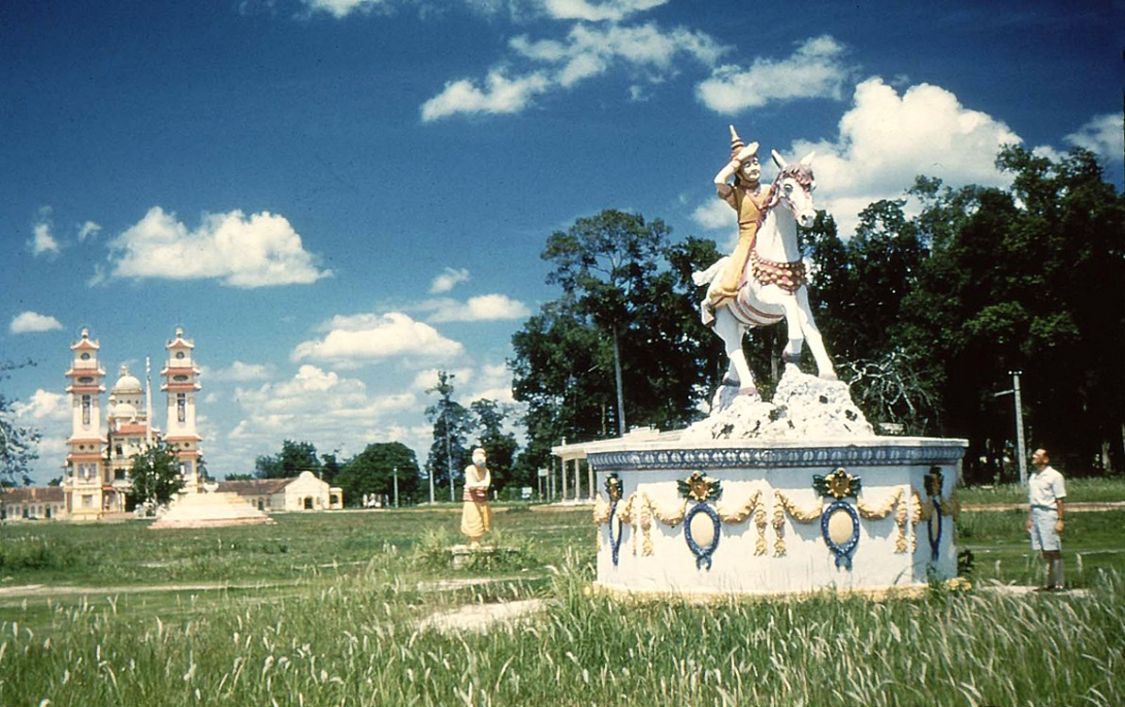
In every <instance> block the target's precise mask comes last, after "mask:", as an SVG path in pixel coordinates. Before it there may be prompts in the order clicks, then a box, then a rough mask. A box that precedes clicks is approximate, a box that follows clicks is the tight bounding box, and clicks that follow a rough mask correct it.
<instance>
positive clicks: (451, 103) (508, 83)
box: [422, 69, 550, 122]
mask: <svg viewBox="0 0 1125 707" xmlns="http://www.w3.org/2000/svg"><path fill="white" fill-rule="evenodd" d="M549 87H550V82H549V81H548V80H547V77H546V76H545V75H544V74H541V73H533V74H528V75H525V76H517V77H516V78H514V79H513V78H508V77H507V76H505V75H504V73H503V72H502V71H501V70H500V69H494V70H492V71H490V72H489V73H488V77H487V78H486V79H485V82H484V86H483V87H478V86H477V85H476V84H475V83H474V82H473V81H471V80H469V79H459V80H457V81H449V82H447V83H446V84H445V88H443V89H442V91H441V93H439V94H438V95H436V96H434V97H433V98H431V99H429V100H427V101H426V102H425V103H423V104H422V120H423V121H425V122H430V121H434V120H439V119H441V118H446V117H449V116H451V115H456V114H458V113H465V114H469V115H473V114H481V113H485V114H498V115H502V114H505V113H519V112H520V111H521V110H523V109H524V108H526V107H527V106H528V105H529V104H530V103H531V99H533V98H534V97H535V96H537V95H539V94H541V93H543V92H545V91H546V90H547V89H548V88H549Z"/></svg>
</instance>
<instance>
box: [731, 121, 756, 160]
mask: <svg viewBox="0 0 1125 707" xmlns="http://www.w3.org/2000/svg"><path fill="white" fill-rule="evenodd" d="M743 147H745V145H744V144H743V142H742V138H740V137H739V136H738V131H736V130H735V129H734V126H733V125H731V126H730V156H731V157H736V156H737V155H738V153H739V152H740V151H741V150H742V148H743ZM750 148H751V149H752V150H753V151H754V152H755V153H757V152H758V143H756V142H752V143H750Z"/></svg>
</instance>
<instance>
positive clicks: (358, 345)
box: [291, 312, 465, 365]
mask: <svg viewBox="0 0 1125 707" xmlns="http://www.w3.org/2000/svg"><path fill="white" fill-rule="evenodd" d="M321 329H322V330H324V331H327V334H326V335H325V336H324V338H322V339H318V340H311V341H304V342H301V343H300V344H298V345H297V347H296V348H295V349H294V350H293V353H292V355H291V358H292V359H293V360H294V361H302V360H305V359H310V360H314V361H330V362H334V363H337V364H345V365H347V364H351V365H356V364H360V363H368V362H373V361H380V360H385V359H389V358H399V357H402V358H407V359H411V360H416V359H427V360H432V359H450V358H453V357H455V356H458V355H460V354H462V353H463V352H464V350H465V349H464V347H463V346H462V345H461V344H460V343H459V342H457V341H453V340H452V339H447V338H446V337H444V336H442V335H441V334H440V333H438V331H437V330H436V329H434V328H433V327H431V326H430V325H429V324H425V323H423V322H418V321H415V320H413V319H411V318H410V317H409V316H407V315H406V314H403V313H401V312H389V313H387V314H382V315H379V314H357V315H352V316H336V317H333V318H332V319H331V320H330V321H328V322H327V323H326V324H324V325H323V326H322V327H321Z"/></svg>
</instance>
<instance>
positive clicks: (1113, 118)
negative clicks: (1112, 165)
mask: <svg viewBox="0 0 1125 707" xmlns="http://www.w3.org/2000/svg"><path fill="white" fill-rule="evenodd" d="M1063 139H1064V140H1066V141H1067V142H1068V143H1070V144H1071V145H1074V146H1075V147H1083V148H1086V149H1087V150H1089V151H1090V152H1093V153H1094V154H1096V155H1098V156H1099V157H1101V158H1102V159H1103V160H1106V161H1107V162H1121V161H1122V159H1123V158H1122V155H1123V154H1125V137H1123V136H1122V116H1121V114H1120V113H1106V114H1105V115H1098V116H1094V117H1093V118H1091V119H1090V120H1089V121H1087V122H1086V124H1084V125H1083V126H1082V127H1080V128H1078V130H1076V131H1075V132H1073V133H1071V134H1070V135H1067V136H1066V137H1065V138H1063Z"/></svg>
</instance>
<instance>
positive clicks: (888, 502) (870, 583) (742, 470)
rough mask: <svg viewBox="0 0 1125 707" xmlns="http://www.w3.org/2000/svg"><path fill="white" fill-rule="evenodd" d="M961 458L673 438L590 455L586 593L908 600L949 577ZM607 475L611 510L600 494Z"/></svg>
mask: <svg viewBox="0 0 1125 707" xmlns="http://www.w3.org/2000/svg"><path fill="white" fill-rule="evenodd" d="M967 446H968V443H967V442H966V441H965V440H961V439H934V438H917V437H913V438H912V437H874V436H871V437H863V438H849V439H836V440H824V441H816V442H814V441H809V440H801V441H792V440H784V441H763V440H753V441H729V440H723V441H719V440H710V441H683V442H681V441H680V440H679V439H678V434H677V433H668V434H665V435H662V436H661V437H660V438H657V439H655V440H646V441H638V440H632V441H631V440H629V439H628V438H627V437H626V438H624V439H618V440H608V441H604V442H595V443H591V444H590V445H588V446H587V448H586V453H587V458H588V459H589V461H590V463H591V465H592V466H593V467H594V469H595V471H596V474H597V479H598V481H597V487H596V488H598V489H599V490H600V493H599V496H598V501H597V505H596V506H595V510H594V519H595V521H596V522H597V526H598V527H597V532H598V555H597V585H598V586H599V587H602V588H605V589H609V590H613V591H623V592H627V593H641V594H668V595H697V594H698V595H718V594H763V595H766V594H792V593H806V592H815V591H820V590H836V591H875V592H878V591H885V590H888V589H898V588H901V589H910V588H918V587H923V586H925V585H926V584H927V582H928V581H929V580H930V579H931V577H932V576H936V577H939V578H948V577H952V576H954V575H955V574H956V571H957V557H956V547H955V545H954V537H953V517H952V515H953V511H954V508H953V506H954V502H953V499H952V494H953V489H954V486H955V485H956V482H957V479H958V475H959V468H960V460H961V457H962V456H963V454H964V451H965V448H966V447H967ZM838 469H842V470H843V471H842V472H840V471H837V470H838ZM693 472H700V475H701V476H705V477H707V478H705V479H702V480H700V479H697V482H698V483H697V484H696V486H695V488H696V490H697V492H698V493H702V494H703V495H704V496H705V497H706V496H707V494H706V491H707V490H708V489H714V490H717V488H721V494H718V495H717V496H716V495H714V494H713V493H712V495H711V497H710V498H709V499H708V500H705V501H696V500H693V499H690V498H685V497H684V495H682V493H681V484H679V483H678V482H681V481H687V480H689V478H690V477H691V475H692V473H693ZM614 474H615V475H616V478H617V479H618V480H619V481H620V485H621V492H620V496H619V499H618V500H617V501H616V502H614V501H613V499H612V498H609V497H608V496H607V493H606V491H604V490H602V489H604V488H605V482H606V480H607V478H608V477H609V476H610V475H614ZM818 476H819V477H823V478H822V481H821V482H820V483H819V485H817V484H816V483H815V481H816V480H815V477H818ZM708 479H709V480H710V482H709V483H710V485H709V486H708V485H707V483H705V482H708ZM824 479H827V480H824ZM849 479H850V480H849ZM714 481H718V482H720V483H719V485H718V487H717V488H716V485H715V484H714ZM832 491H834V492H835V493H836V494H837V495H838V497H837V496H834V495H832V493H831V492H832Z"/></svg>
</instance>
